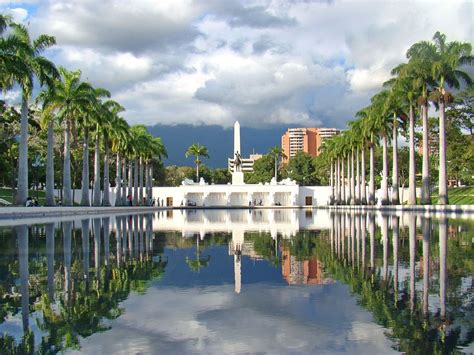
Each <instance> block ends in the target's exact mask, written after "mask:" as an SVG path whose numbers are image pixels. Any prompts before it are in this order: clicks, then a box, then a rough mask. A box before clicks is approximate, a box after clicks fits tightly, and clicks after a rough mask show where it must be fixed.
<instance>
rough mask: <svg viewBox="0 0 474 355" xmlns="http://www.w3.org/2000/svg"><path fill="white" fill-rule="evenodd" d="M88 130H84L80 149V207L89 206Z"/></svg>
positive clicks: (86, 128)
mask: <svg viewBox="0 0 474 355" xmlns="http://www.w3.org/2000/svg"><path fill="white" fill-rule="evenodd" d="M89 188H90V187H89V128H88V127H85V128H84V143H83V148H82V191H81V193H82V195H81V206H90V204H91V201H90V198H89V191H90V190H89Z"/></svg>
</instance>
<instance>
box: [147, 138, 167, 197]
mask: <svg viewBox="0 0 474 355" xmlns="http://www.w3.org/2000/svg"><path fill="white" fill-rule="evenodd" d="M167 157H168V153H167V152H166V148H165V146H164V144H163V141H162V140H161V138H160V137H155V138H152V139H151V144H150V147H149V151H148V154H147V156H146V161H145V164H146V176H147V187H146V189H145V190H146V195H147V196H146V197H147V201H150V199H151V198H152V193H153V161H162V159H163V158H167Z"/></svg>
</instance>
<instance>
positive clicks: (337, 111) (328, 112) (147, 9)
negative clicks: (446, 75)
mask: <svg viewBox="0 0 474 355" xmlns="http://www.w3.org/2000/svg"><path fill="white" fill-rule="evenodd" d="M473 6H474V5H473V4H472V3H470V2H464V1H451V2H449V3H448V2H443V1H435V3H431V5H430V6H427V4H426V2H424V1H412V2H410V3H409V5H408V4H407V3H405V2H386V1H383V2H379V1H367V2H360V1H352V0H338V1H336V0H335V1H319V0H316V1H311V0H292V1H287V0H272V1H267V0H228V1H221V0H184V1H179V2H177V1H174V0H162V1H154V0H138V1H131V0H105V1H101V2H97V1H93V0H80V1H79V0H50V1H45V2H33V3H32V4H27V5H24V3H23V2H14V3H13V2H9V3H5V2H0V9H1V10H2V11H5V12H9V13H15V18H16V19H17V20H18V21H23V22H24V23H25V24H28V23H29V26H30V29H31V32H32V34H33V35H34V36H36V35H38V34H39V33H49V34H52V35H55V36H56V38H57V42H58V45H57V46H56V47H55V48H54V49H53V50H49V51H47V55H48V56H50V57H51V58H52V59H53V60H54V61H55V62H56V63H58V64H59V65H63V66H65V67H67V68H69V69H78V68H80V69H81V70H82V72H83V78H84V79H87V80H90V81H91V82H92V83H93V84H94V85H97V86H101V87H105V88H107V89H110V91H111V92H112V94H113V96H114V98H115V99H117V100H120V102H121V103H122V105H124V106H125V107H126V109H127V112H126V113H125V116H126V118H127V119H128V120H129V122H131V123H154V122H161V123H164V124H178V123H192V124H218V125H221V126H224V127H230V126H232V124H233V122H234V120H236V119H238V120H239V121H240V122H241V124H242V125H244V126H253V127H266V126H268V125H276V124H288V125H296V124H298V125H304V124H308V125H309V124H311V125H316V124H318V125H319V124H321V125H326V126H336V127H339V128H343V127H344V125H345V122H346V121H347V120H350V119H353V117H354V114H355V112H357V111H358V110H359V109H360V108H361V107H363V106H365V105H367V104H368V103H369V101H370V97H371V95H373V94H374V93H375V92H377V90H379V89H380V88H381V85H382V83H383V82H384V81H385V80H386V79H387V78H389V75H390V70H391V69H392V68H393V67H394V66H396V65H397V64H399V63H400V62H402V61H404V60H405V53H406V50H407V49H408V47H409V46H410V45H411V44H413V43H415V42H417V41H419V40H429V39H430V38H431V37H432V35H433V34H434V32H435V31H437V30H440V31H442V32H444V33H446V34H447V36H448V40H460V41H472V33H473V23H472V18H471V16H470V14H472V9H473Z"/></svg>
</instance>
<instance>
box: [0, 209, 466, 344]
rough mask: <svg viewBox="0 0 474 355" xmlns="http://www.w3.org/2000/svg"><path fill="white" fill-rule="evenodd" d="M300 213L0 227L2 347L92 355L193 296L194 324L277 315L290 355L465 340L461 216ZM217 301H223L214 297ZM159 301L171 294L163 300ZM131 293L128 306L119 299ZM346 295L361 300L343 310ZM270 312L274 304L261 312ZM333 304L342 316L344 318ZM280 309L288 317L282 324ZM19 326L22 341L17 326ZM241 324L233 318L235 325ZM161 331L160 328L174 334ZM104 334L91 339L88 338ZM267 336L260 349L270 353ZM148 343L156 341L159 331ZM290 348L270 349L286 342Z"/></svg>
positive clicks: (264, 320)
mask: <svg viewBox="0 0 474 355" xmlns="http://www.w3.org/2000/svg"><path fill="white" fill-rule="evenodd" d="M310 212H311V213H308V211H300V210H279V211H273V210H260V211H247V210H239V211H217V210H216V211H207V212H206V211H192V212H190V211H188V212H185V211H172V213H161V212H160V213H156V214H147V215H130V216H129V215H123V216H105V217H97V218H93V219H89V218H85V219H78V220H75V221H63V222H60V223H53V222H50V223H47V224H44V225H34V226H26V225H19V226H15V227H14V228H13V229H9V228H4V229H0V232H1V234H0V235H1V236H2V238H3V239H2V241H3V245H4V246H5V247H4V252H3V254H2V258H1V259H0V270H1V271H2V272H1V275H2V279H1V288H0V292H1V295H0V296H1V297H0V305H1V308H0V309H1V311H2V321H1V323H0V332H1V333H3V334H4V335H3V336H2V337H0V348H1V352H2V353H3V352H5V353H12V352H18V353H28V352H32V351H38V352H59V351H63V350H72V349H76V350H81V351H82V350H83V351H85V352H86V353H87V352H94V351H93V350H91V349H94V348H90V347H89V348H87V346H89V345H91V344H94V341H97V342H99V343H100V342H104V344H106V342H107V340H106V339H109V337H110V339H115V341H118V340H117V339H118V338H117V335H118V334H117V332H118V331H119V329H120V324H121V322H132V323H133V324H136V325H137V327H138V328H140V326H138V325H141V324H142V322H143V319H142V318H140V317H143V313H140V312H139V310H140V309H144V310H146V311H148V310H150V312H158V313H159V312H163V307H164V308H166V312H167V313H166V316H167V318H166V322H171V323H172V324H174V325H175V326H176V325H177V323H176V322H177V321H176V319H187V317H191V315H183V314H182V313H180V310H179V309H181V307H183V306H184V305H185V304H189V303H190V302H191V299H193V300H194V299H199V300H200V302H202V304H203V305H207V306H205V307H207V308H205V309H201V308H199V307H198V308H197V310H196V317H198V318H197V319H192V320H191V319H190V320H189V324H187V327H191V325H192V324H194V325H195V326H198V325H199V327H202V326H203V325H202V324H201V323H202V322H205V321H206V322H209V321H210V320H205V319H202V317H204V316H203V314H207V312H211V313H212V312H214V313H212V314H214V316H212V317H211V318H210V319H211V320H212V321H213V322H216V319H215V318H214V317H217V314H220V315H219V316H218V317H219V322H224V320H225V319H229V315H230V314H236V312H237V313H241V314H246V317H247V318H246V319H245V324H247V323H253V324H266V326H268V324H272V321H274V320H276V319H278V321H279V322H282V323H281V324H279V326H280V327H283V328H284V331H285V333H287V334H292V337H293V341H294V342H295V343H298V344H299V343H301V344H304V346H303V345H302V346H303V347H301V348H294V349H298V350H295V351H297V352H329V353H331V352H340V351H348V350H349V349H350V350H351V351H353V350H354V349H356V348H357V344H358V345H360V344H364V347H365V350H366V351H367V352H371V351H372V352H374V351H375V350H374V349H376V344H379V345H380V344H385V343H384V340H383V339H385V337H384V336H383V333H384V332H385V333H386V335H387V336H388V338H389V339H391V341H392V343H391V345H392V347H393V348H394V349H395V350H398V351H402V352H407V353H411V352H415V353H419V352H424V353H433V352H451V351H453V350H455V349H459V347H462V346H467V345H468V344H470V343H471V342H472V341H473V337H474V331H473V329H474V320H473V319H474V317H473V308H472V302H473V299H474V297H473V295H474V293H473V270H472V257H473V255H472V253H473V248H472V233H473V222H472V221H469V220H468V221H460V220H452V219H451V220H449V219H447V218H441V219H436V218H432V217H431V216H428V215H422V216H417V215H415V214H403V215H386V214H384V215H381V214H371V213H370V214H367V213H360V212H355V211H348V212H340V213H333V212H331V213H329V212H327V211H310ZM91 248H92V249H93V250H91ZM169 265H171V266H170V267H169ZM230 284H232V289H231V290H229V289H228V287H227V286H230ZM288 285H290V286H291V287H286V286H288ZM343 285H347V287H348V289H349V290H350V292H351V294H352V296H350V295H349V294H347V291H346V289H344V288H340V286H343ZM310 286H312V287H310ZM344 287H345V286H344ZM335 290H337V293H336V294H334V293H333V292H335ZM134 294H136V295H139V296H137V297H138V298H134V296H133V295H134ZM216 294H219V300H220V301H218V300H217V299H213V298H212V297H214V296H215V295H216ZM289 294H291V296H289ZM165 295H169V296H170V295H171V296H170V297H169V298H168V300H167V301H166V302H167V303H166V302H165V301H164V300H165V299H166V297H165ZM185 295H188V296H189V295H192V297H188V298H185ZM199 295H200V296H199ZM206 295H207V296H206ZM263 295H264V296H263ZM325 295H326V296H325ZM327 295H331V296H330V297H327ZM198 296H199V297H198ZM130 297H132V298H133V300H134V301H133V302H132V303H131V305H130V304H129V303H127V302H126V300H127V299H129V298H130ZM206 297H208V299H206ZM262 297H264V298H262ZM354 298H355V299H357V302H358V305H356V304H355V303H354V304H352V306H350V307H349V306H348V304H349V303H351V302H352V301H353V299H354ZM211 300H214V301H212V302H211ZM222 300H227V301H226V302H223V301H222ZM283 300H286V301H285V302H284V301H283ZM221 301H222V302H223V303H222V302H221ZM163 302H165V303H163ZM213 302H214V303H213ZM286 302H287V303H286ZM269 304H273V305H275V306H274V307H272V308H271V309H268V305H269ZM343 304H344V305H345V306H344V307H343V308H342V309H347V310H348V309H350V312H349V316H350V317H351V318H345V317H347V316H348V315H347V314H345V315H344V316H342V315H341V313H340V312H341V309H339V308H340V307H341V305H343ZM322 305H324V307H322ZM282 307H283V308H282ZM285 307H287V308H285ZM321 307H322V308H321ZM345 307H347V308H345ZM153 309H154V311H153ZM127 310H129V312H128V313H127V316H126V317H125V318H124V317H121V316H122V315H123V313H124V312H127ZM146 311H145V312H146ZM203 312H204V313H203ZM282 312H283V313H284V312H288V314H290V315H291V316H288V319H291V321H288V319H286V318H285V317H280V316H282V314H281V313H282ZM324 312H328V313H324ZM363 312H370V314H369V313H368V314H369V316H368V317H367V316H364V313H363ZM19 313H21V315H20V314H19ZM135 313H136V318H134V315H135ZM221 313H223V314H221ZM335 314H337V315H338V316H337V317H336V318H334V317H335V316H334V315H335ZM322 315H324V316H322ZM154 316H156V313H154ZM180 317H181V318H180ZM220 317H222V319H221V318H220ZM258 317H260V318H258ZM364 317H366V318H364ZM191 318H192V317H191ZM362 318H364V319H365V320H364V322H365V323H364V326H362V325H360V324H359V326H356V327H355V328H354V329H352V328H351V329H352V330H351V332H357V331H358V332H362V331H363V330H364V332H365V331H366V330H367V329H370V331H369V332H368V333H369V334H378V335H377V336H375V335H374V336H373V337H372V339H371V338H370V337H368V338H367V337H365V336H363V337H362V336H360V335H359V336H357V337H355V338H354V335H348V334H346V333H344V332H345V331H347V329H346V328H347V327H346V325H347V324H346V322H347V321H348V320H349V321H350V322H353V321H354V320H355V319H357V320H359V322H360V319H362ZM230 319H233V318H232V317H230ZM239 319H240V321H241V322H244V320H243V319H241V318H239ZM17 320H18V321H20V320H21V329H22V331H21V332H19V331H15V324H17ZM149 321H150V322H153V320H149ZM154 322H155V323H152V324H153V327H158V325H157V324H156V322H158V320H157V319H155V320H154ZM193 322H194V323H193ZM328 323H330V324H328ZM18 324H19V323H18ZM206 324H207V327H209V329H211V328H212V329H213V331H212V332H213V333H214V334H216V336H217V335H218V338H221V339H227V341H231V340H229V339H228V337H226V335H225V334H222V333H221V332H222V331H223V330H222V329H227V331H232V328H229V327H228V326H227V328H226V326H220V327H218V329H220V330H218V329H215V328H214V327H213V326H212V325H211V324H209V323H206ZM242 324H243V323H239V324H237V323H235V324H234V327H235V329H240V328H241V326H242ZM277 324H278V323H277ZM283 324H284V325H283ZM369 325H370V326H369ZM377 327H380V328H377ZM138 328H137V329H138ZM250 328H251V327H250ZM170 329H173V328H172V327H171V328H170ZM170 329H167V330H162V331H163V332H166V334H167V337H168V338H173V337H174V336H175V335H171V334H170V332H172V331H171V330H170ZM322 329H325V331H327V335H328V337H329V338H331V339H332V338H334V337H335V336H336V334H338V332H342V334H345V335H344V336H343V337H342V338H343V339H344V340H343V341H342V340H338V341H341V343H340V344H344V345H340V346H341V347H340V348H338V349H339V350H337V349H336V348H331V345H329V344H327V343H324V345H322V343H321V342H322V340H321V338H320V337H318V336H316V337H315V336H314V334H321V330H322ZM384 329H385V330H384ZM104 330H108V331H107V332H104V333H101V337H100V338H95V337H94V336H93V335H94V334H96V333H98V332H103V331H104ZM296 330H299V333H298V332H297V331H296ZM317 330H319V333H318V332H317ZM270 333H271V332H269V334H268V337H269V338H268V339H267V338H265V337H264V335H262V336H261V337H260V338H259V342H260V343H261V344H266V345H265V346H267V347H268V349H267V351H270V349H273V351H274V352H278V349H276V348H274V347H272V346H274V345H272V344H270V343H271V341H270V340H269V339H270V336H271V337H274V334H273V333H272V334H270ZM146 334H148V333H146ZM303 334H307V335H308V334H313V336H309V335H308V336H307V337H303ZM134 336H137V335H136V334H135V335H134ZM140 336H143V334H141V335H140ZM149 336H150V337H152V338H153V341H157V340H156V339H157V337H158V336H159V337H163V334H162V333H159V334H158V335H155V336H156V337H155V336H154V335H152V334H150V335H149ZM187 336H189V338H187ZM246 336H247V337H252V334H247V335H246ZM130 337H131V335H130V336H127V335H124V340H123V341H126V340H127V341H129V342H130V344H131V343H134V342H133V341H132V340H133V339H131V338H130ZM180 337H181V338H180V339H181V340H180V341H181V342H182V343H183V344H184V343H186V344H188V345H187V346H190V347H188V348H185V349H184V350H183V349H182V350H183V352H194V351H203V352H208V351H209V352H211V348H209V347H206V346H205V345H203V344H209V343H210V342H211V339H214V338H212V337H211V336H210V335H209V334H207V335H200V336H198V339H199V342H196V338H192V337H191V336H190V335H183V334H181V335H180ZM206 337H207V338H206ZM253 337H254V338H255V334H253ZM262 337H263V338H262ZM119 338H120V337H119ZM254 338H247V339H246V341H248V342H247V345H249V344H252V347H244V348H242V349H244V350H242V351H243V352H254V351H265V348H261V347H260V345H257V344H256V343H255V342H254ZM313 338H314V339H313ZM272 339H273V338H272ZM308 339H309V340H308ZM354 339H356V340H354ZM361 339H364V340H363V342H362V343H361ZM232 341H235V339H233V340H232ZM288 341H289V340H288V339H287V341H286V343H285V342H278V344H279V346H282V347H284V346H286V345H288V344H289V343H288ZM111 343H113V340H112V341H111V342H110V343H109V345H110V344H111ZM198 343H199V344H200V345H199V347H198V346H197V345H196V344H198ZM190 344H194V345H190ZM232 344H234V346H237V345H236V344H235V343H232ZM285 344H286V345H285ZM388 344H390V343H388ZM221 345H226V344H221ZM227 345H228V344H227ZM385 345H386V344H385ZM385 345H384V346H385ZM160 346H163V347H164V348H163V349H167V351H164V352H178V351H179V349H180V348H179V346H181V345H179V346H178V345H177V344H174V343H173V346H172V347H168V348H167V347H166V346H170V345H169V344H168V345H166V344H164V343H160ZM193 346H194V347H193ZM471 346H472V345H471ZM83 347H85V348H84V349H83ZM364 347H361V348H360V349H363V348H364ZM157 349H158V350H159V349H160V348H157ZM232 349H234V351H235V349H237V348H232V347H231V348H228V350H229V351H231V352H232ZM239 349H240V348H239ZM283 349H285V350H286V351H291V349H290V348H281V349H280V351H281V352H285V351H283ZM344 349H345V350H344ZM469 349H471V348H469ZM109 350H110V349H104V351H105V352H110V351H109ZM386 350H387V349H385V348H383V349H382V348H377V352H383V351H386ZM130 351H132V352H139V351H140V350H139V349H138V350H137V348H133V349H132V348H130ZM353 352H356V351H353ZM361 353H362V351H361Z"/></svg>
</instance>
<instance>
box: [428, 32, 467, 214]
mask: <svg viewBox="0 0 474 355" xmlns="http://www.w3.org/2000/svg"><path fill="white" fill-rule="evenodd" d="M433 42H434V45H435V47H436V56H435V58H436V59H435V60H434V61H433V63H432V67H431V69H432V74H433V77H434V79H435V80H436V82H437V86H436V89H435V91H434V92H433V94H432V95H431V99H432V100H433V101H434V102H436V103H437V104H438V108H439V179H438V196H439V197H438V204H440V205H447V204H448V203H449V202H448V176H447V161H446V117H445V108H446V103H448V102H449V101H450V100H451V98H452V94H451V93H450V92H449V91H448V90H449V89H450V88H454V89H459V88H460V86H461V83H462V82H464V83H465V84H467V85H471V84H472V79H471V77H470V75H469V74H468V73H467V72H465V71H462V70H461V69H460V67H461V66H463V65H471V64H472V63H474V56H472V54H471V52H472V45H471V44H470V43H467V42H465V43H461V42H456V41H455V42H446V35H444V34H442V33H440V32H436V33H435V34H434V36H433Z"/></svg>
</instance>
